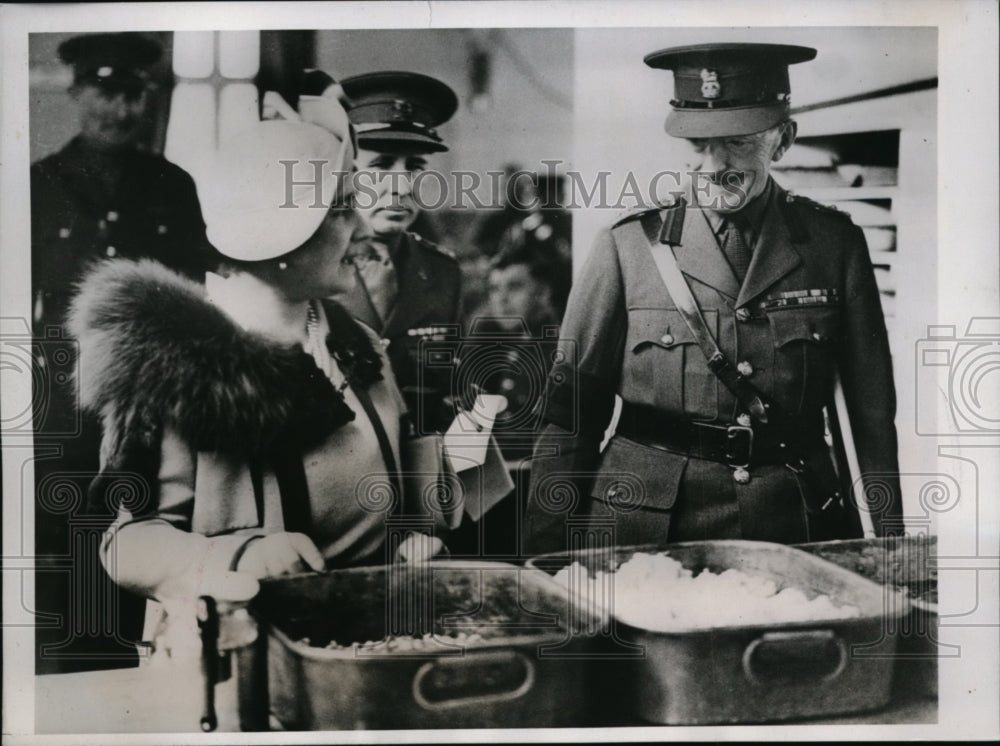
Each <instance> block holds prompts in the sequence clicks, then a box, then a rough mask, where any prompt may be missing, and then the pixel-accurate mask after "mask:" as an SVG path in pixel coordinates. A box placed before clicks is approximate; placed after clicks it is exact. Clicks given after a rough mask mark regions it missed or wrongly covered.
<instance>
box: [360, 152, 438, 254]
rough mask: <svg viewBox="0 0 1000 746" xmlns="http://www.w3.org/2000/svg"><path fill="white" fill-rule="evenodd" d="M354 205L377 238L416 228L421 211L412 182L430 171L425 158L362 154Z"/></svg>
mask: <svg viewBox="0 0 1000 746" xmlns="http://www.w3.org/2000/svg"><path fill="white" fill-rule="evenodd" d="M357 168H358V174H357V185H358V192H357V194H356V195H355V204H356V206H357V210H358V212H359V213H360V214H361V216H362V218H363V219H364V220H365V221H366V222H367V223H368V225H369V226H370V227H371V229H372V232H373V233H374V234H375V235H376V236H386V237H392V236H395V235H398V234H400V233H402V232H403V231H405V230H406V229H407V228H409V227H410V226H411V225H413V222H414V221H415V220H416V219H417V215H418V214H419V212H420V210H419V208H418V207H417V203H416V200H414V199H413V180H414V178H415V177H416V175H417V174H419V173H421V172H422V171H424V170H425V169H426V168H427V159H426V158H424V157H423V156H422V155H414V154H402V153H382V152H378V151H375V150H363V149H361V150H359V151H358V158H357Z"/></svg>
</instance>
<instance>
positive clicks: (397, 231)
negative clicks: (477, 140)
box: [334, 72, 461, 433]
mask: <svg viewBox="0 0 1000 746" xmlns="http://www.w3.org/2000/svg"><path fill="white" fill-rule="evenodd" d="M341 85H342V86H343V89H344V93H345V94H346V95H347V97H348V99H349V100H350V103H351V108H350V113H349V115H350V118H351V121H352V122H353V124H354V126H355V127H356V128H357V134H358V149H359V150H358V158H357V167H358V170H359V172H360V176H359V186H358V189H359V191H358V196H357V198H356V202H357V209H358V211H359V212H360V213H361V215H362V216H363V217H364V219H365V221H366V222H367V223H368V225H369V226H370V228H371V229H372V232H373V234H374V237H373V239H372V241H371V243H370V245H369V246H368V248H367V250H366V252H365V253H364V254H357V255H355V256H354V257H353V259H354V263H355V265H356V266H357V268H358V274H359V275H360V278H361V280H362V282H360V283H358V292H356V293H354V294H351V295H347V296H338V297H336V298H334V300H337V301H339V302H340V303H341V304H343V305H344V306H346V307H347V309H348V310H350V311H351V313H352V314H353V315H354V316H356V317H357V318H359V319H361V320H362V321H363V322H365V323H366V324H368V325H369V326H371V327H372V328H373V329H375V331H376V332H378V334H379V335H380V336H381V337H382V338H383V339H384V340H386V342H387V343H388V355H389V360H390V362H391V364H392V370H393V373H395V375H396V381H397V382H398V383H399V386H400V389H401V390H402V392H403V396H404V397H405V398H406V402H407V406H408V407H409V409H410V413H411V415H412V416H413V419H414V421H415V423H416V424H417V427H418V429H419V430H420V432H424V433H426V432H430V431H434V430H444V429H446V428H447V427H448V425H449V424H450V423H451V420H452V419H453V418H454V416H455V409H454V407H453V406H452V404H451V402H450V397H451V393H452V392H451V388H452V380H453V368H452V365H451V362H453V361H448V360H441V361H430V363H429V364H428V361H424V360H421V351H422V350H421V346H422V343H423V342H426V341H442V340H449V339H454V340H455V342H458V341H459V340H458V333H457V332H458V326H457V325H458V323H459V320H460V317H461V309H460V299H461V272H460V270H459V266H458V263H457V262H456V261H455V258H454V257H453V256H452V255H451V254H449V253H447V252H445V251H443V250H442V249H439V248H438V247H437V246H435V245H434V244H432V243H430V242H429V241H427V240H425V239H423V238H421V237H420V236H419V235H418V234H416V233H413V232H411V231H410V230H409V228H410V226H411V225H412V224H413V223H414V221H416V219H417V217H418V216H419V215H420V209H419V205H418V201H417V200H415V199H414V196H413V192H412V189H413V180H414V178H416V176H417V174H419V173H420V172H421V171H423V170H424V169H425V168H426V167H427V156H428V155H430V154H433V153H440V152H444V151H446V150H447V149H448V148H447V146H446V145H445V144H444V143H443V142H442V140H441V137H440V136H439V135H438V133H437V131H436V127H438V126H439V125H441V124H443V123H444V122H447V121H448V120H449V119H450V118H451V116H452V115H453V114H454V113H455V111H456V109H457V108H458V98H457V97H456V96H455V93H454V91H452V90H451V88H449V87H448V86H447V85H445V84H444V83H442V82H441V81H439V80H436V79H435V78H431V77H429V76H426V75H419V74H417V73H407V72H377V73H368V74H365V75H356V76H354V77H351V78H345V79H344V80H342V81H341Z"/></svg>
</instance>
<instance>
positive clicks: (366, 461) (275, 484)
mask: <svg viewBox="0 0 1000 746" xmlns="http://www.w3.org/2000/svg"><path fill="white" fill-rule="evenodd" d="M327 101H328V103H327V104H324V106H334V107H337V106H339V105H337V104H333V103H329V102H330V101H331V100H329V99H328V100H327ZM342 114H343V112H342V110H340V109H338V110H337V111H332V112H331V111H328V112H326V116H325V121H324V122H323V126H322V127H320V126H317V125H316V124H311V123H308V122H303V121H266V122H260V123H258V124H256V125H255V126H254V127H253V128H251V129H250V130H248V131H247V132H244V133H242V134H241V135H240V136H239V137H236V138H233V139H232V140H231V141H230V142H228V143H226V144H224V145H223V146H222V148H221V149H220V152H219V156H218V158H217V161H216V162H215V163H214V164H213V167H212V169H211V170H210V172H211V174H212V176H211V178H210V179H209V180H208V181H205V182H202V183H201V184H200V187H201V191H202V195H201V197H202V203H203V206H204V212H205V216H206V223H207V231H208V237H209V240H210V241H211V243H212V245H213V246H214V247H215V249H216V250H217V252H218V257H217V258H218V269H217V270H216V271H215V272H212V273H209V274H208V275H207V277H206V284H205V288H204V289H202V288H201V287H200V286H198V285H195V284H193V283H191V282H189V281H187V280H185V279H183V278H181V277H179V276H178V275H176V274H174V273H172V272H171V271H169V270H167V269H166V268H165V267H163V266H161V265H159V264H156V263H154V262H151V261H144V262H138V263H136V262H128V261H118V262H114V261H113V262H107V263H105V264H104V265H103V266H101V267H100V268H98V269H97V270H96V271H95V272H93V273H92V274H91V275H90V276H88V277H87V278H86V279H85V280H84V282H83V283H82V285H81V291H80V294H79V295H78V296H77V297H76V299H75V301H74V304H73V308H72V313H71V328H72V330H73V333H74V335H75V336H76V338H77V339H78V340H79V345H80V350H81V357H80V360H81V366H80V373H79V376H80V380H79V383H80V393H81V401H82V402H83V404H84V406H86V407H89V408H91V409H93V410H95V411H97V412H99V413H100V414H101V417H102V421H103V425H104V440H103V444H102V464H103V469H102V473H101V475H100V476H99V477H98V478H97V479H96V480H95V482H94V484H93V486H92V487H91V503H92V505H95V506H96V505H102V506H104V507H105V509H110V510H111V511H112V512H113V514H114V516H115V520H114V523H113V524H112V526H111V528H110V529H109V530H108V532H107V533H106V535H105V538H104V541H103V544H102V547H101V559H102V561H103V563H104V565H105V567H106V568H107V570H108V572H109V573H110V574H111V576H112V577H113V578H114V579H115V580H116V582H118V583H119V584H121V585H123V586H125V587H127V588H130V589H132V590H135V591H137V592H140V593H142V594H144V595H146V596H148V597H153V598H158V597H168V596H170V595H171V594H172V593H175V592H176V593H183V594H184V595H189V594H190V592H191V588H192V587H193V586H192V579H193V578H198V577H204V576H207V575H212V574H214V573H217V572H222V573H224V572H226V571H239V572H245V573H249V574H252V575H254V576H256V577H264V576H272V575H279V574H283V573H288V572H295V571H300V570H306V569H313V570H321V569H323V568H324V567H329V566H345V565H357V564H375V563H381V562H384V561H392V560H394V559H400V558H402V559H413V558H414V557H417V556H427V555H429V554H433V553H435V552H436V551H437V550H439V549H440V548H441V542H440V540H439V539H430V538H429V537H427V536H426V535H423V534H411V535H409V536H408V537H407V536H402V537H399V538H397V539H390V538H389V537H387V528H386V525H387V524H386V518H387V516H388V515H389V514H390V513H392V511H393V510H394V509H397V508H398V502H399V501H398V500H396V499H395V495H398V494H399V493H398V487H399V472H398V464H399V443H400V436H401V424H400V423H401V417H402V416H403V415H404V405H403V401H402V398H401V396H400V394H399V391H398V389H397V387H396V384H395V382H394V380H393V378H392V373H391V370H390V369H389V366H388V365H387V364H386V361H385V357H384V353H383V351H382V348H381V345H380V344H379V342H378V338H377V337H376V336H375V335H374V333H373V332H371V330H369V329H367V328H366V327H363V326H361V325H359V324H358V323H357V322H355V321H353V320H352V319H351V318H350V316H349V315H348V314H347V313H346V312H345V311H344V309H343V308H341V307H339V306H337V305H336V304H332V303H328V302H323V301H320V300H319V299H322V298H326V297H328V296H330V295H332V294H333V293H334V292H335V291H337V290H339V289H341V288H342V286H343V284H344V283H351V282H355V281H356V280H355V277H356V273H355V272H354V270H353V267H351V266H349V264H346V263H345V262H344V261H343V257H344V256H345V255H346V254H347V251H348V249H349V248H350V247H351V246H352V244H356V243H358V242H361V241H364V240H365V239H366V238H367V237H368V232H367V229H366V228H364V227H363V223H362V222H361V221H360V220H359V219H358V216H357V215H356V213H355V212H354V210H353V208H352V196H351V195H352V186H351V179H350V178H348V175H349V173H350V171H351V169H352V166H353V155H354V148H353V144H352V138H351V137H350V132H349V126H348V125H347V119H346V116H342ZM331 120H332V121H342V122H343V129H342V130H341V131H340V132H339V134H338V132H337V128H336V127H335V126H334V127H331V124H330V121H331ZM389 547H391V549H390V548H389Z"/></svg>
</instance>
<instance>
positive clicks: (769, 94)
mask: <svg viewBox="0 0 1000 746" xmlns="http://www.w3.org/2000/svg"><path fill="white" fill-rule="evenodd" d="M815 54H816V52H815V50H813V49H807V48H803V47H791V46H785V45H760V44H718V45H703V46H696V47H682V48H674V49H667V50H663V51H660V52H656V53H653V54H650V55H649V56H647V57H646V63H647V64H648V65H650V66H652V67H657V68H665V69H670V70H673V71H674V85H675V97H674V100H673V101H672V102H671V105H672V111H671V113H670V115H669V116H668V118H667V122H666V130H667V133H668V134H670V135H671V136H674V137H680V138H684V139H686V140H688V141H689V143H690V145H691V147H692V152H693V154H694V156H695V157H694V159H693V160H694V165H695V168H696V169H697V173H694V174H693V185H692V189H691V194H690V196H689V200H690V202H691V204H689V205H687V208H686V210H685V209H684V203H683V202H682V201H678V202H677V203H676V204H675V205H673V206H671V207H668V208H665V209H652V210H645V211H639V212H637V213H635V214H633V215H630V216H627V217H626V218H624V219H623V220H621V221H619V222H618V223H617V224H616V225H615V226H614V227H612V228H611V230H608V231H604V232H603V233H602V234H601V235H600V236H599V237H598V239H597V242H596V245H595V247H594V249H593V251H592V253H591V254H590V256H589V258H588V261H587V263H586V266H585V267H584V269H583V273H582V276H581V277H580V279H579V281H578V282H577V283H576V285H575V286H574V288H573V292H572V294H571V297H570V301H569V308H568V310H567V313H566V317H565V320H564V324H563V328H562V333H561V336H562V337H563V338H564V339H567V340H571V341H572V342H573V343H575V347H573V348H572V349H570V348H569V347H567V349H566V362H565V363H562V364H559V365H556V366H555V367H554V369H553V371H552V373H551V374H550V379H549V383H548V386H547V390H546V395H545V399H544V419H545V421H546V423H547V425H546V426H545V428H544V430H543V433H542V435H541V437H540V439H539V442H538V443H537V445H536V449H535V461H534V463H533V477H532V485H531V492H530V497H529V499H530V503H529V508H528V511H527V516H526V520H525V525H524V529H525V537H524V549H525V550H526V551H528V552H529V553H536V552H543V551H554V550H561V549H563V548H565V547H566V546H567V542H569V543H571V544H577V543H579V542H580V541H581V539H580V537H579V536H577V537H576V538H574V537H573V531H574V530H576V529H574V526H589V527H590V528H589V529H587V530H593V527H594V526H597V525H598V524H600V525H603V526H605V529H603V530H605V531H607V530H608V529H607V527H613V531H614V541H616V542H617V543H618V544H634V543H640V542H660V543H662V542H667V541H671V542H672V541H683V540H703V539H735V538H743V539H757V540H765V541H776V542H782V543H794V542H803V541H809V540H817V539H829V538H847V537H851V536H860V521H859V520H858V515H857V512H856V508H855V506H854V505H853V504H852V502H851V495H850V494H848V493H849V491H850V482H849V480H847V479H845V477H846V476H847V475H846V474H844V471H843V469H841V470H840V474H839V475H838V473H837V471H836V467H835V462H834V461H833V460H832V459H831V457H830V449H829V447H828V445H827V442H826V441H825V438H824V432H825V426H824V410H826V411H827V412H829V411H831V410H832V407H831V403H832V399H833V391H834V380H835V375H838V374H839V378H840V381H841V382H842V385H843V390H844V394H845V398H846V402H847V408H848V411H849V416H850V424H851V426H852V429H853V434H854V438H855V443H856V446H857V455H858V460H859V462H860V468H861V472H862V476H863V479H864V490H863V492H864V499H863V500H862V501H861V502H862V503H864V502H865V501H867V505H865V508H866V509H867V510H869V511H870V513H871V516H872V519H873V523H874V526H875V530H876V532H877V533H879V534H888V533H894V532H898V531H900V530H901V529H902V524H901V517H900V516H901V499H900V492H899V477H898V465H897V454H896V432H895V428H894V425H893V418H894V415H895V406H896V405H895V391H894V386H893V378H892V367H891V361H890V356H889V347H888V341H887V336H886V330H885V323H884V319H883V315H882V309H881V306H880V302H879V294H878V289H877V287H876V284H875V278H874V273H873V270H872V266H871V262H870V259H869V256H868V251H867V247H866V244H865V240H864V237H863V234H862V232H861V230H860V229H859V228H858V227H857V226H855V225H854V224H853V223H852V222H851V221H850V219H849V218H848V217H847V216H845V215H843V214H841V213H838V212H837V211H835V210H832V209H831V208H826V207H822V206H820V205H817V204H815V203H813V202H811V201H809V200H805V199H802V198H799V197H795V196H792V195H790V194H789V193H788V192H786V191H785V190H784V189H782V188H781V187H780V186H779V185H778V184H776V183H775V182H774V181H773V180H772V179H771V178H770V176H769V169H770V164H771V163H772V162H774V161H777V160H778V159H779V158H781V157H782V155H783V154H784V153H785V152H786V151H787V150H788V148H789V147H790V146H791V145H792V142H793V141H794V138H795V134H796V125H795V123H794V121H792V120H790V119H789V118H788V113H789V102H788V96H789V85H788V65H790V64H793V63H797V62H804V61H806V60H810V59H812V58H813V57H814V56H815ZM679 191H681V192H682V193H683V190H679ZM663 251H669V252H671V253H672V255H673V256H674V257H675V263H674V264H675V266H676V267H677V268H679V270H680V272H678V273H674V274H673V277H674V278H677V277H678V276H679V277H680V278H681V280H682V283H681V284H682V285H686V286H687V287H688V288H689V294H688V296H689V297H690V296H693V301H694V302H693V303H688V302H686V301H685V299H684V297H683V295H684V294H683V293H682V292H680V290H679V289H678V286H677V284H676V282H675V283H674V284H672V285H671V291H668V290H667V279H666V278H667V277H668V276H669V273H668V272H667V271H666V270H665V269H661V267H663V268H665V267H666V266H667V265H668V264H669V263H668V262H667V261H663V262H661V261H660V260H659V258H658V257H663V256H664V255H663V254H662V253H658V252H663ZM692 309H693V314H692ZM697 315H700V316H701V318H702V319H703V320H702V321H701V322H698V321H697V319H695V318H693V316H697ZM686 318H691V324H690V325H689V323H688V320H686ZM706 331H707V333H708V339H711V340H714V344H717V347H718V350H719V352H721V356H719V357H717V358H716V359H715V360H713V363H712V366H711V367H710V366H709V363H708V357H707V356H706V354H703V349H706V350H711V347H712V343H709V342H708V341H707V340H706V338H705V336H706V335H704V334H703V332H706ZM699 340H701V341H699ZM713 370H716V371H718V372H719V375H717V374H716V373H714V372H713ZM723 379H725V381H724V380H723ZM616 394H617V395H619V396H620V397H621V399H622V408H621V416H620V419H619V422H618V425H617V429H616V432H615V434H614V435H613V436H612V437H611V438H610V441H609V442H608V444H607V447H606V448H605V449H604V450H603V452H599V446H600V444H601V442H602V437H603V434H604V432H605V429H606V428H607V427H608V425H609V423H610V420H611V417H612V410H613V407H614V400H615V395H616ZM845 485H846V486H845ZM858 491H859V492H860V491H862V490H858ZM605 535H606V534H605Z"/></svg>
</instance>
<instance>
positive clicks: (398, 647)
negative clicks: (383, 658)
mask: <svg viewBox="0 0 1000 746" xmlns="http://www.w3.org/2000/svg"><path fill="white" fill-rule="evenodd" d="M308 639H309V638H306V639H305V640H303V642H304V643H305V644H307V645H308V644H309V643H308ZM482 640H483V636H482V635H480V634H479V633H477V632H473V633H472V634H471V635H469V634H466V633H465V632H459V633H458V634H457V635H433V634H431V633H430V632H428V633H427V634H426V635H424V636H423V637H415V636H414V637H410V636H403V635H400V636H397V635H390V636H389V637H386V638H385V639H383V640H367V641H365V642H352V643H351V644H350V645H341V644H340V643H338V642H337V641H336V640H331V641H330V643H329V644H328V645H326V649H327V650H364V651H366V652H386V653H398V652H406V651H410V650H434V649H437V648H440V647H442V646H444V645H469V644H474V643H477V642H481V641H482Z"/></svg>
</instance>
